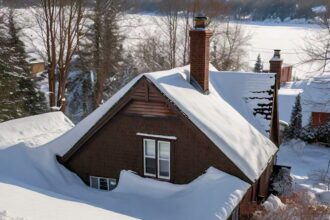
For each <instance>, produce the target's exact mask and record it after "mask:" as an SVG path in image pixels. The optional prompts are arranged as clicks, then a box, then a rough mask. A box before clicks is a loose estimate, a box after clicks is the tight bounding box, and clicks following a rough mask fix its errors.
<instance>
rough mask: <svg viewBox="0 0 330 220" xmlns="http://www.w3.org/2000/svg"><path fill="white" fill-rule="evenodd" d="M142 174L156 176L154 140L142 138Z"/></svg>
mask: <svg viewBox="0 0 330 220" xmlns="http://www.w3.org/2000/svg"><path fill="white" fill-rule="evenodd" d="M143 142H144V175H146V176H152V177H156V141H155V140H151V139H144V140H143Z"/></svg>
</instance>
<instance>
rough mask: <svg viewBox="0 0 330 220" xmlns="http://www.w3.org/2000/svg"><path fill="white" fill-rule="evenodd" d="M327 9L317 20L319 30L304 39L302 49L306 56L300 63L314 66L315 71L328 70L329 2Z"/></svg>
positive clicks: (329, 44)
mask: <svg viewBox="0 0 330 220" xmlns="http://www.w3.org/2000/svg"><path fill="white" fill-rule="evenodd" d="M327 4H328V5H327V11H326V12H324V14H323V16H322V18H320V20H319V25H320V27H321V30H320V31H319V32H318V33H316V34H315V35H313V36H312V37H310V38H308V39H307V40H306V44H305V46H304V48H303V51H304V52H305V54H306V55H307V58H305V59H302V63H305V64H306V63H309V64H313V65H314V66H316V69H315V70H316V71H317V72H322V73H324V72H327V71H330V66H329V64H330V11H329V9H330V3H327Z"/></svg>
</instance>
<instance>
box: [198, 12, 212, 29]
mask: <svg viewBox="0 0 330 220" xmlns="http://www.w3.org/2000/svg"><path fill="white" fill-rule="evenodd" d="M208 22H209V18H208V17H206V16H205V15H202V14H200V15H198V16H196V17H195V18H194V28H195V29H205V28H206V27H207V25H208Z"/></svg>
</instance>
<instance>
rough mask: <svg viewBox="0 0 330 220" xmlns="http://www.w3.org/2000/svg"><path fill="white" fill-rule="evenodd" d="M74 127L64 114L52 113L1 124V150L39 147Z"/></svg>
mask: <svg viewBox="0 0 330 220" xmlns="http://www.w3.org/2000/svg"><path fill="white" fill-rule="evenodd" d="M73 127H74V124H73V123H72V122H71V121H70V119H68V118H67V117H66V116H65V115H64V114H63V113H62V112H50V113H45V114H40V115H35V116H30V117H25V118H19V119H14V120H10V121H6V122H3V123H0V149H4V148H7V147H9V146H13V145H16V144H18V143H24V144H25V145H26V146H28V147H38V146H40V145H43V144H46V143H47V142H49V141H51V140H53V139H55V138H57V137H59V136H61V135H62V134H64V133H65V132H67V131H68V130H70V129H71V128H73Z"/></svg>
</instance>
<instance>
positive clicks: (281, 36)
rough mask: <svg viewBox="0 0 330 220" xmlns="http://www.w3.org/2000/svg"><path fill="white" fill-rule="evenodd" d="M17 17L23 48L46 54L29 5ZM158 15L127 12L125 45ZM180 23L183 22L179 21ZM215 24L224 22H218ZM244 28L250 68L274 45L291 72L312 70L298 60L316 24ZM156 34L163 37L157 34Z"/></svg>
mask: <svg viewBox="0 0 330 220" xmlns="http://www.w3.org/2000/svg"><path fill="white" fill-rule="evenodd" d="M16 13H17V16H16V18H17V20H18V22H19V23H21V25H20V26H21V28H22V30H21V32H20V37H21V39H22V40H23V41H24V42H25V45H26V51H28V52H35V53H41V54H45V49H44V43H43V41H42V39H41V37H40V36H41V33H40V30H39V29H38V25H37V23H36V21H35V14H34V13H35V12H34V10H33V9H32V8H28V9H17V10H16ZM160 19H161V16H159V15H155V14H127V15H125V16H124V18H123V19H121V21H122V25H121V28H122V30H121V31H122V32H123V33H124V34H125V35H126V38H125V41H124V48H128V49H130V50H131V49H134V46H135V45H136V44H137V42H139V41H142V40H144V39H146V38H147V37H148V36H153V35H154V34H157V33H162V32H163V30H160V29H159V26H158V25H156V24H155V22H154V21H155V20H157V21H158V23H159V21H160ZM179 23H182V22H179ZM217 25H218V26H221V25H223V24H221V23H219V24H217ZM241 25H242V27H243V29H244V31H245V32H246V33H249V34H250V35H251V40H250V42H249V46H248V47H247V53H248V56H247V57H246V62H247V63H248V66H249V68H250V69H252V68H253V67H254V64H255V62H256V58H257V56H258V54H260V55H261V58H262V61H263V62H264V63H263V64H264V68H265V69H267V68H268V61H269V59H271V58H272V57H273V54H274V49H281V51H282V52H281V54H282V58H283V60H284V63H285V64H290V65H294V69H293V75H294V76H299V77H300V78H305V77H306V76H308V75H310V74H311V72H313V70H314V69H313V66H310V65H309V64H301V61H302V60H303V59H305V58H306V53H305V52H304V51H303V50H302V48H303V47H304V46H306V45H305V44H306V41H305V40H306V39H308V38H310V37H311V36H313V35H315V34H316V33H319V31H320V29H321V28H320V27H319V26H318V25H315V24H307V22H306V20H304V19H293V20H290V21H289V22H287V23H282V22H281V23H276V22H246V23H241ZM157 37H160V38H161V37H162V34H158V36H157Z"/></svg>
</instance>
